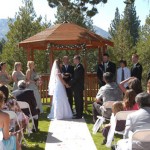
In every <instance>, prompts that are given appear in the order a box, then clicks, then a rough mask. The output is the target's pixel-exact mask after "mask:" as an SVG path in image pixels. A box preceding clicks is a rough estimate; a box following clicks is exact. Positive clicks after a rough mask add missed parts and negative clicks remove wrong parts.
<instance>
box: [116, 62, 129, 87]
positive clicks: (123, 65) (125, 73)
mask: <svg viewBox="0 0 150 150" xmlns="http://www.w3.org/2000/svg"><path fill="white" fill-rule="evenodd" d="M130 76H131V73H130V70H129V68H127V62H126V61H125V60H120V68H118V69H117V83H118V84H119V83H120V82H121V81H123V80H125V79H128V78H129V77H130ZM127 86H128V84H127V83H126V84H124V87H125V88H126V87H127Z"/></svg>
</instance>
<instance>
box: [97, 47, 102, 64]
mask: <svg viewBox="0 0 150 150" xmlns="http://www.w3.org/2000/svg"><path fill="white" fill-rule="evenodd" d="M101 61H102V51H101V47H98V64H100V63H101Z"/></svg>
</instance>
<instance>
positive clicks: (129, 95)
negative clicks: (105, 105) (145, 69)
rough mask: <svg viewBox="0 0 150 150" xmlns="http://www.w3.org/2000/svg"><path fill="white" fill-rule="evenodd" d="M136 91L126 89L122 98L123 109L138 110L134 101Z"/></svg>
mask: <svg viewBox="0 0 150 150" xmlns="http://www.w3.org/2000/svg"><path fill="white" fill-rule="evenodd" d="M136 95H137V94H136V93H135V91H134V90H133V89H129V90H126V92H125V95H124V98H123V105H124V110H138V109H139V106H138V104H137V103H136V102H135V97H136Z"/></svg>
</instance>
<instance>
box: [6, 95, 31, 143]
mask: <svg viewBox="0 0 150 150" xmlns="http://www.w3.org/2000/svg"><path fill="white" fill-rule="evenodd" d="M6 105H7V106H8V110H10V111H14V112H15V113H16V115H17V118H18V121H19V124H20V127H19V130H21V129H22V128H23V129H24V130H25V129H26V127H27V124H28V121H29V119H28V117H27V116H26V115H25V114H24V113H23V112H22V111H21V109H20V107H19V105H18V103H17V101H16V100H15V99H13V98H11V99H8V101H7V104H6ZM14 121H15V122H14ZM12 128H15V129H17V128H18V126H16V120H12ZM21 138H22V134H21V132H19V134H18V140H19V141H21Z"/></svg>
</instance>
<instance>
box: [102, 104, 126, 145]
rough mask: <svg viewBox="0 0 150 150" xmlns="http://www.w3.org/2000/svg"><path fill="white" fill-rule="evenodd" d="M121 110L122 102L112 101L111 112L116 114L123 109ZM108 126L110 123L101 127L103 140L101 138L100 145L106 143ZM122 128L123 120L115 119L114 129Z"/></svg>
mask: <svg viewBox="0 0 150 150" xmlns="http://www.w3.org/2000/svg"><path fill="white" fill-rule="evenodd" d="M123 110H124V108H123V104H122V102H114V103H113V106H112V113H113V115H114V116H115V115H116V113H117V112H119V111H123ZM110 126H111V124H106V125H105V127H104V128H103V129H102V134H103V136H104V137H105V138H104V140H103V143H102V145H104V144H106V141H107V135H108V132H109V129H110ZM124 129H125V120H119V121H117V123H116V129H115V130H116V131H123V130H124Z"/></svg>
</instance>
